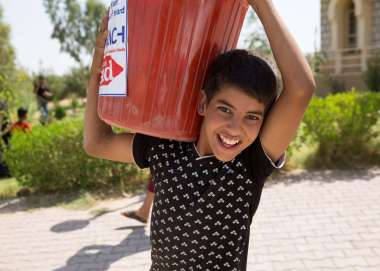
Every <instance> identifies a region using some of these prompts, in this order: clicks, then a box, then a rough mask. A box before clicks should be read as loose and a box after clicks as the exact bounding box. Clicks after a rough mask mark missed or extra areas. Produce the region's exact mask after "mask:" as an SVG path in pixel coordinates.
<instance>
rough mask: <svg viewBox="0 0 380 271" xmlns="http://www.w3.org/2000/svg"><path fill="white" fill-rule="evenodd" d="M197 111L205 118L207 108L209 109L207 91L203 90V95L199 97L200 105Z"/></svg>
mask: <svg viewBox="0 0 380 271" xmlns="http://www.w3.org/2000/svg"><path fill="white" fill-rule="evenodd" d="M197 107H198V108H197V109H198V110H197V111H198V114H199V115H200V116H202V117H203V116H204V115H205V114H206V108H207V96H206V93H205V91H204V90H203V89H202V90H201V93H200V95H199V97H198V105H197Z"/></svg>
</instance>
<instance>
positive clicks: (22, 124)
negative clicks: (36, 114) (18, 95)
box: [11, 107, 32, 133]
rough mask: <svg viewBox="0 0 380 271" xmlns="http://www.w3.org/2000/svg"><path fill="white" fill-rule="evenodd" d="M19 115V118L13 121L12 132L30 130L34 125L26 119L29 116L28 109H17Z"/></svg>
mask: <svg viewBox="0 0 380 271" xmlns="http://www.w3.org/2000/svg"><path fill="white" fill-rule="evenodd" d="M17 117H18V120H17V121H16V122H15V123H13V125H12V128H11V131H12V133H13V132H15V131H22V132H30V131H31V129H32V127H31V125H30V123H29V122H28V121H27V120H26V119H27V118H28V110H27V109H25V108H23V107H20V108H19V109H17Z"/></svg>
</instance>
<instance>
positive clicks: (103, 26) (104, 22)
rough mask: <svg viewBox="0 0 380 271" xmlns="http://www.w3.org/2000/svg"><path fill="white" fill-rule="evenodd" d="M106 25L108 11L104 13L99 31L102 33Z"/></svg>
mask: <svg viewBox="0 0 380 271" xmlns="http://www.w3.org/2000/svg"><path fill="white" fill-rule="evenodd" d="M107 27H108V11H107V12H106V13H105V14H104V16H103V19H102V23H101V24H100V29H99V32H100V33H102V32H103V31H104V30H106V29H107Z"/></svg>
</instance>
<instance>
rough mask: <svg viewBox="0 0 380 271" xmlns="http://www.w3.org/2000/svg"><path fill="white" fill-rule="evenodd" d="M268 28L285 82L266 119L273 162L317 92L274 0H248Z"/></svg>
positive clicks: (265, 141)
mask: <svg viewBox="0 0 380 271" xmlns="http://www.w3.org/2000/svg"><path fill="white" fill-rule="evenodd" d="M248 2H249V4H250V5H251V6H252V8H253V9H254V10H255V12H256V14H257V15H258V17H259V18H260V20H261V22H262V23H263V25H264V28H265V32H266V34H267V36H268V39H269V42H270V45H271V48H272V51H273V54H274V57H275V60H276V63H277V66H278V68H279V70H280V72H281V76H282V79H283V87H284V89H283V92H282V93H281V95H280V97H279V98H278V100H277V102H276V103H275V104H274V105H273V107H272V109H271V110H270V112H269V113H268V116H266V119H265V122H264V124H263V127H262V129H261V134H260V139H261V143H262V145H263V148H264V149H265V151H266V152H267V153H268V155H269V156H270V157H271V159H272V160H273V161H277V160H278V159H279V158H280V156H281V155H282V154H283V153H284V152H285V150H286V149H287V147H288V145H289V143H290V142H291V141H292V139H293V137H294V136H295V134H296V131H297V128H298V126H299V125H300V123H301V121H302V118H303V115H304V113H305V111H306V108H307V106H308V104H309V101H310V99H311V98H312V96H313V94H314V90H315V82H314V78H313V74H312V71H311V69H310V67H309V65H308V63H307V61H306V59H305V57H304V56H303V54H302V52H301V50H300V48H299V47H298V45H297V43H296V41H295V40H294V39H293V37H292V35H291V34H290V32H289V31H288V29H287V28H286V26H285V23H284V22H283V21H282V19H281V18H280V16H279V14H278V13H277V10H276V8H275V7H274V4H273V2H272V0H248Z"/></svg>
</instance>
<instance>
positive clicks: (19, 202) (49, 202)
mask: <svg viewBox="0 0 380 271" xmlns="http://www.w3.org/2000/svg"><path fill="white" fill-rule="evenodd" d="M80 197H81V195H80V194H61V195H32V196H30V197H20V198H13V199H8V200H3V201H0V214H6V213H14V212H23V211H30V210H34V209H39V208H51V207H57V206H60V205H65V204H69V203H71V202H73V201H75V200H77V199H79V198H80ZM120 198H121V196H120ZM143 199H144V194H141V196H139V198H138V200H137V201H134V202H131V203H129V204H128V205H125V206H124V207H123V208H125V207H128V206H130V205H133V204H136V203H138V202H141V201H143ZM114 211H117V210H110V211H107V212H105V213H108V212H114ZM105 213H102V214H105Z"/></svg>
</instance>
